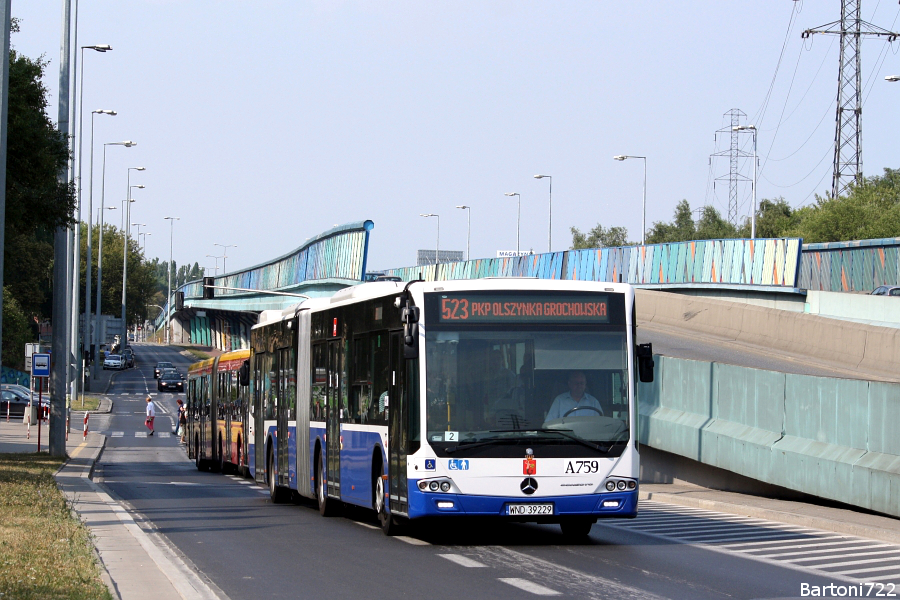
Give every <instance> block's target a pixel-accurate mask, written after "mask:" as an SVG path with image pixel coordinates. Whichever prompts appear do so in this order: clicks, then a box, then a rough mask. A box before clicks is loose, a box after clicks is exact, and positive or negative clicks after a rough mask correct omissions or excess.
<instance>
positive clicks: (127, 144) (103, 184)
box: [86, 140, 137, 379]
mask: <svg viewBox="0 0 900 600" xmlns="http://www.w3.org/2000/svg"><path fill="white" fill-rule="evenodd" d="M92 146H93V144H92ZM107 146H125V147H126V148H131V147H133V146H137V144H136V143H135V142H132V141H131V140H126V141H124V142H107V143H105V144H103V170H102V171H101V175H100V211H101V213H102V211H103V208H104V207H105V205H106V147H107ZM101 283H103V223H102V222H101V223H100V239H99V240H98V243H97V310H96V314H97V329H99V328H100V314H101V313H100V308H101V305H100V300H101V299H102V298H103V288H102V287H101V286H100V284H101ZM86 300H87V299H86ZM99 346H100V335H99V332H97V335H95V336H94V341H93V348H94V365H93V371H92V373H93V377H94V379H97V378H98V377H100V374H99V373H98V372H97V366H98V365H99V363H100V347H99Z"/></svg>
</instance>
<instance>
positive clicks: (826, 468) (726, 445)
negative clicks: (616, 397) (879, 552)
mask: <svg viewBox="0 0 900 600" xmlns="http://www.w3.org/2000/svg"><path fill="white" fill-rule="evenodd" d="M638 393H639V421H640V422H639V438H640V442H641V443H642V444H645V445H648V446H650V447H652V448H655V449H658V450H663V451H666V452H671V453H673V454H677V455H680V456H684V457H687V458H690V459H692V460H696V461H699V462H701V463H704V464H707V465H711V466H714V467H718V468H721V469H725V470H727V471H730V472H732V473H737V474H739V475H743V476H745V477H749V478H751V479H754V480H757V481H762V482H765V483H768V484H772V485H777V486H781V487H784V488H787V489H791V490H795V491H798V492H802V493H806V494H812V495H815V496H818V497H821V498H827V499H831V500H835V501H839V502H844V503H847V504H851V505H854V506H860V507H863V508H867V509H870V510H875V511H879V512H883V513H886V514H891V515H894V516H900V501H898V500H900V436H897V435H896V429H897V423H900V384H893V383H878V382H868V381H856V380H845V379H832V378H823V377H811V376H804V375H790V374H785V373H778V372H773V371H763V370H759V369H748V368H744V367H735V366H732V365H722V364H718V363H706V362H700V361H691V360H685V359H676V358H669V357H662V356H657V357H656V380H655V381H654V382H653V383H650V384H644V383H642V384H639V388H638Z"/></svg>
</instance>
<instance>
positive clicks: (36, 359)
mask: <svg viewBox="0 0 900 600" xmlns="http://www.w3.org/2000/svg"><path fill="white" fill-rule="evenodd" d="M31 376H32V377H50V355H49V354H38V353H37V352H35V353H34V354H32V355H31Z"/></svg>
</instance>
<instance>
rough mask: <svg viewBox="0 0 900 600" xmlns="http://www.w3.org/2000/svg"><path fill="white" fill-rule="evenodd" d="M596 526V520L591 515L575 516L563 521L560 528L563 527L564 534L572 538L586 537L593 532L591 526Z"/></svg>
mask: <svg viewBox="0 0 900 600" xmlns="http://www.w3.org/2000/svg"><path fill="white" fill-rule="evenodd" d="M593 526H594V520H593V519H591V518H590V517H573V518H571V519H568V520H565V521H562V522H561V523H560V524H559V528H560V529H562V533H563V535H564V536H566V537H567V538H570V539H585V538H587V537H588V536H589V535H590V533H591V527H593Z"/></svg>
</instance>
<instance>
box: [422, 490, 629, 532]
mask: <svg viewBox="0 0 900 600" xmlns="http://www.w3.org/2000/svg"><path fill="white" fill-rule="evenodd" d="M409 483H410V485H409V517H410V518H411V519H417V518H423V517H440V516H452V515H466V516H493V517H503V518H505V519H509V520H516V521H536V522H551V523H552V522H555V521H559V520H560V519H565V518H569V517H579V516H582V517H591V518H594V519H602V518H626V519H628V518H633V517H636V516H637V506H638V490H637V489H635V490H631V491H626V492H610V493H605V494H583V495H577V496H546V497H539V498H533V497H521V498H511V497H507V496H468V495H463V494H444V493H435V492H423V491H421V490H419V488H418V487H417V486H416V482H415V481H410V482H409ZM547 504H549V505H552V513H542V514H516V513H517V512H521V509H520V510H519V511H515V510H510V506H511V505H513V506H514V507H520V506H521V505H547ZM544 510H546V508H545V509H544Z"/></svg>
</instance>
